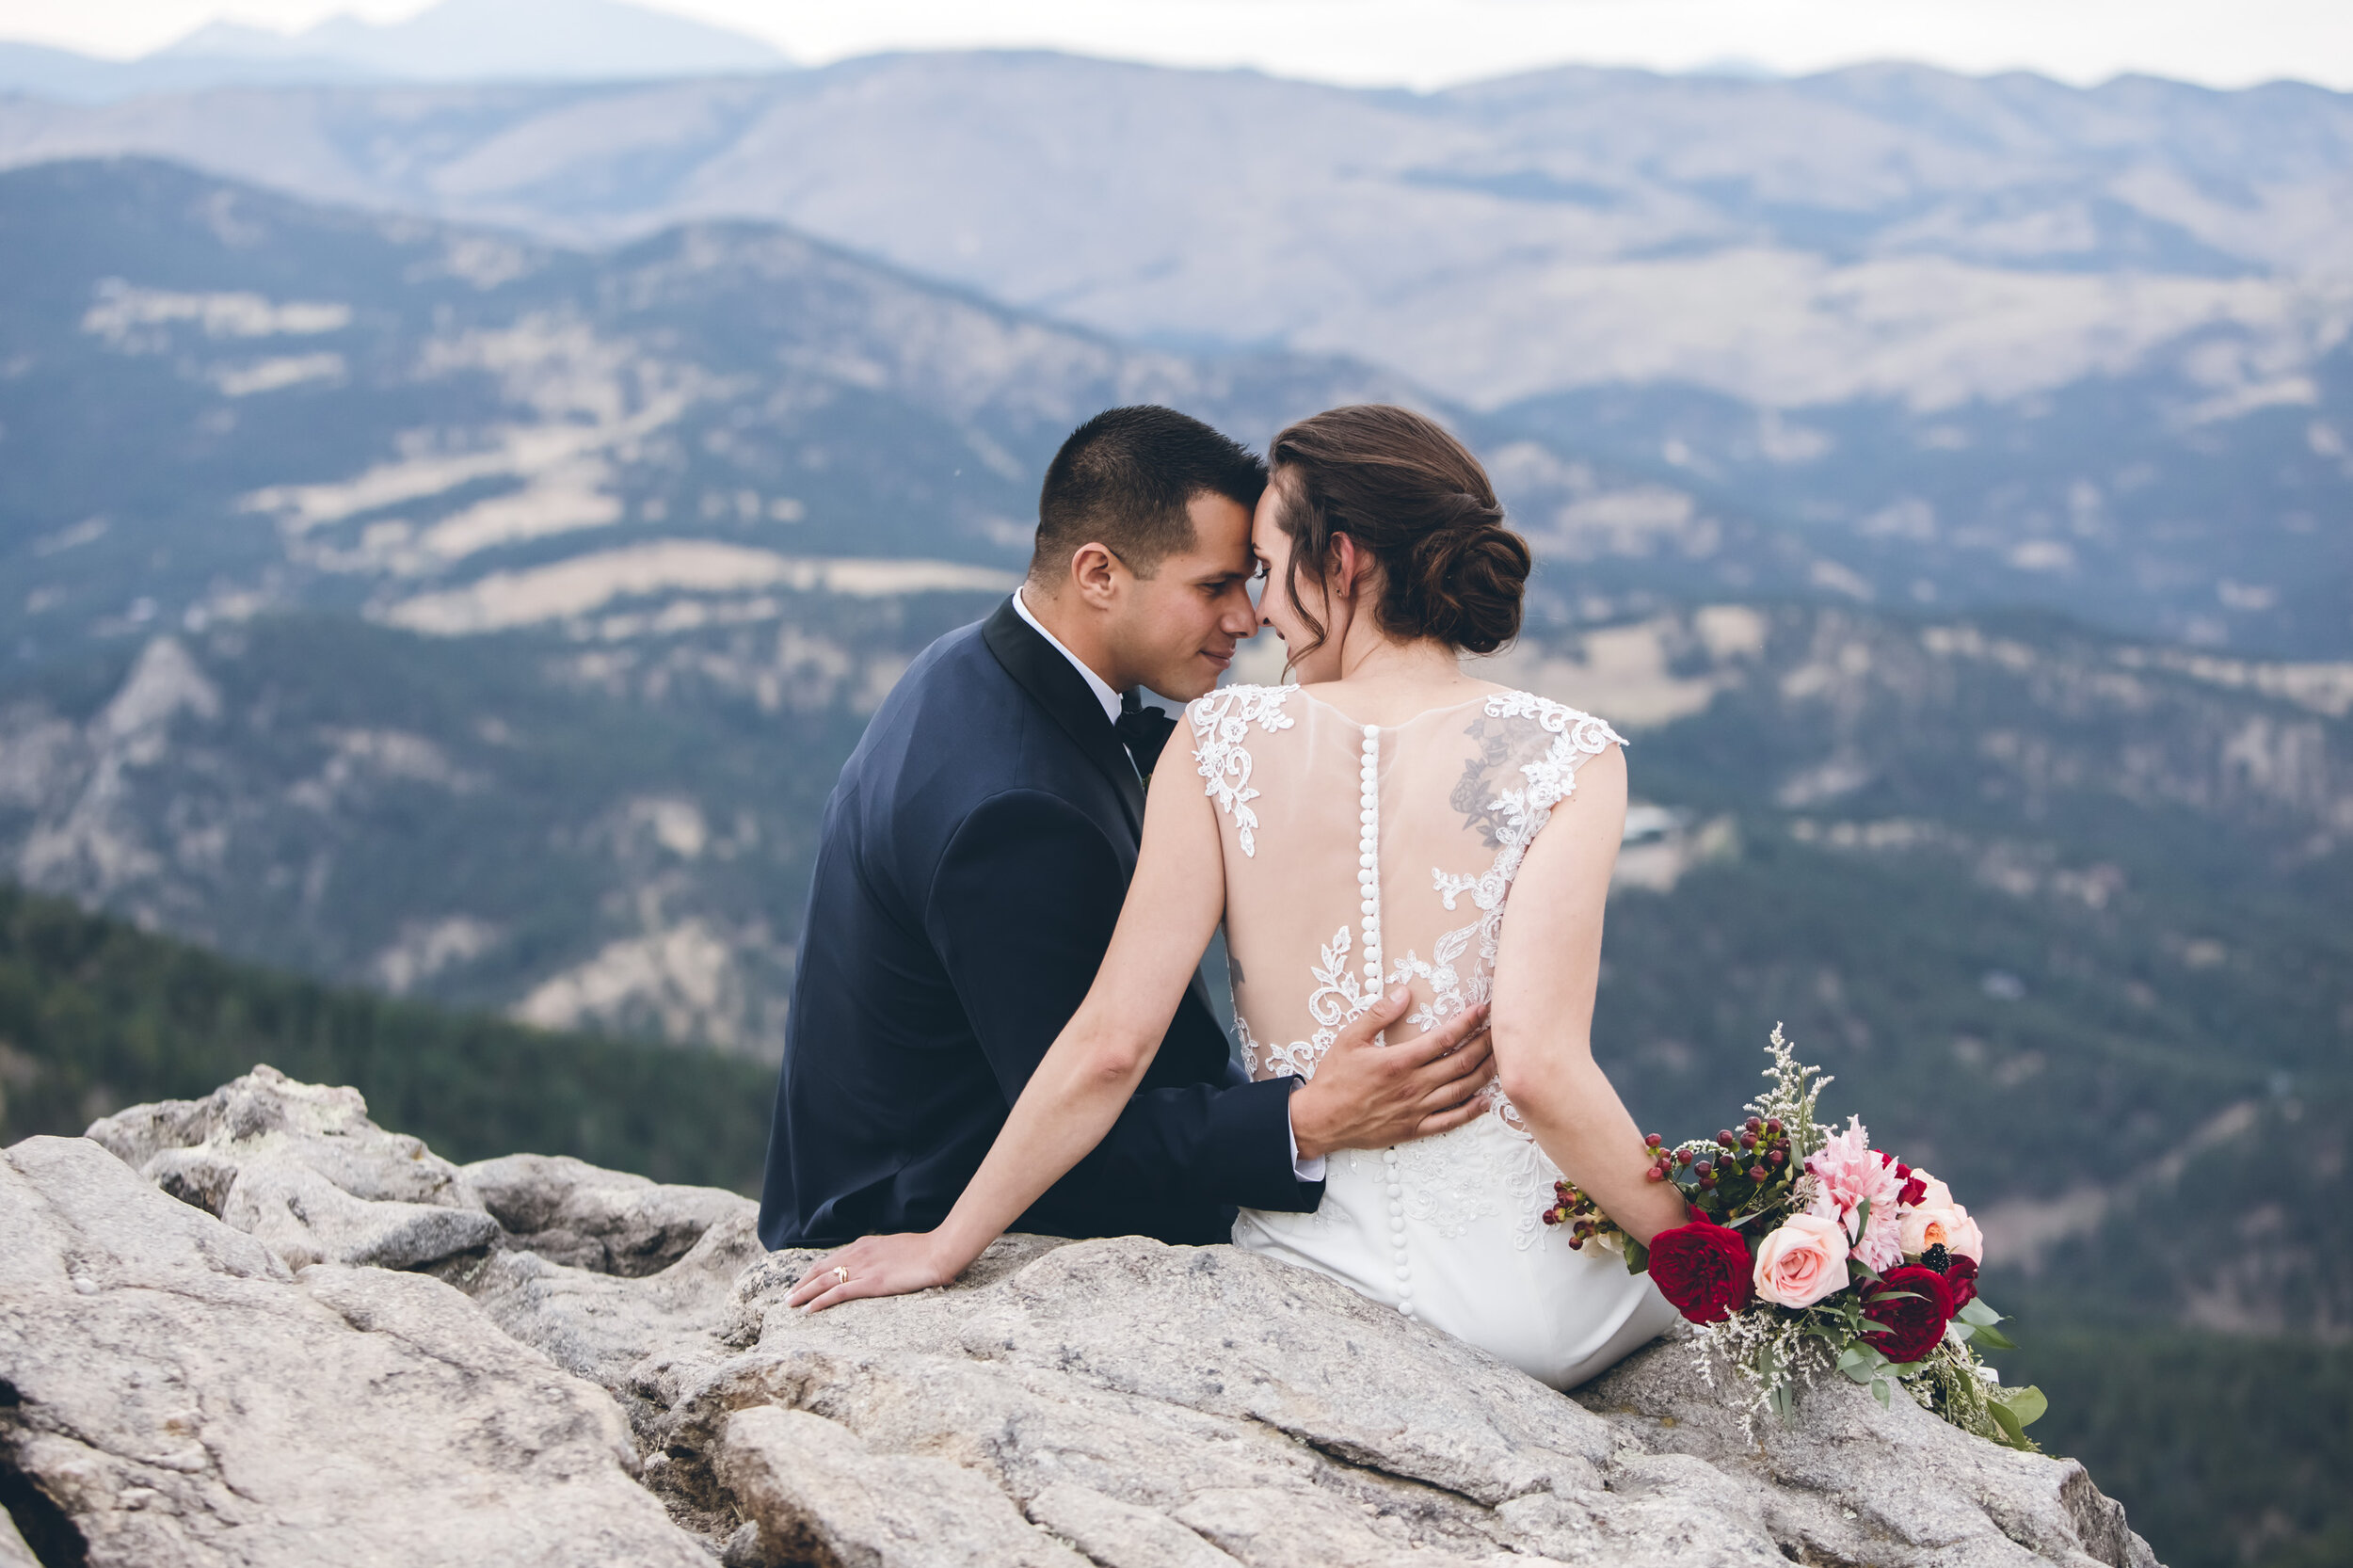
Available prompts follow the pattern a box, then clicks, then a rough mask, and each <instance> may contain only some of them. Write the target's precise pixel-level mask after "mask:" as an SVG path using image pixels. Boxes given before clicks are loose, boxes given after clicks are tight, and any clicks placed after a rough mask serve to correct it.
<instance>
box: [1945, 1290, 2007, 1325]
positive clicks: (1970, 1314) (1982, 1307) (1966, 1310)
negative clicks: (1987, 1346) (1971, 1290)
mask: <svg viewBox="0 0 2353 1568" xmlns="http://www.w3.org/2000/svg"><path fill="white" fill-rule="evenodd" d="M1955 1316H1956V1317H1958V1318H1960V1320H1961V1321H1962V1322H1964V1323H1968V1324H1971V1325H1973V1326H1975V1327H1977V1328H1992V1327H1993V1325H1994V1324H1995V1323H1998V1322H2000V1321H2001V1320H2002V1315H2001V1314H2000V1313H1998V1312H1996V1311H1994V1310H1993V1308H1992V1307H1990V1306H1988V1305H1986V1304H1985V1301H1984V1298H1982V1297H1979V1298H1977V1300H1974V1301H1972V1302H1970V1303H1969V1304H1968V1305H1966V1306H1964V1307H1962V1308H1961V1310H1960V1312H1958V1313H1956V1314H1955Z"/></svg>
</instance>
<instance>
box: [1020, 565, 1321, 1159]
mask: <svg viewBox="0 0 2353 1568" xmlns="http://www.w3.org/2000/svg"><path fill="white" fill-rule="evenodd" d="M1013 613H1014V614H1015V615H1016V616H1020V617H1021V618H1022V619H1023V620H1025V621H1028V622H1029V623H1030V630H1031V631H1032V632H1036V633H1037V634H1038V635H1039V636H1041V637H1043V638H1045V639H1046V641H1047V643H1048V645H1049V646H1050V647H1051V648H1053V650H1054V651H1055V652H1057V653H1059V654H1061V655H1062V656H1063V657H1064V658H1065V659H1067V660H1069V661H1070V667H1071V668H1072V669H1074V670H1077V671H1078V672H1079V678H1080V680H1084V681H1085V682H1086V683H1087V690H1088V691H1090V692H1093V693H1094V694H1095V700H1096V701H1097V702H1099V703H1101V704H1102V705H1103V716H1104V717H1105V718H1107V719H1109V720H1111V722H1112V723H1113V724H1117V723H1118V722H1119V694H1118V693H1117V692H1115V691H1112V683H1111V682H1110V681H1108V680H1104V679H1103V678H1102V677H1101V676H1099V675H1097V674H1096V673H1095V671H1094V669H1093V668H1092V667H1091V666H1090V665H1089V664H1087V662H1086V661H1085V660H1084V659H1081V658H1080V657H1079V656H1078V655H1077V654H1075V653H1073V652H1071V651H1070V649H1068V648H1064V646H1063V641H1062V639H1061V638H1060V637H1057V636H1055V635H1054V634H1053V633H1052V632H1048V631H1047V630H1046V623H1045V622H1043V621H1041V620H1039V619H1038V618H1037V616H1033V615H1032V614H1031V613H1030V605H1029V601H1028V600H1026V599H1024V598H1023V597H1022V590H1021V589H1019V588H1016V589H1014V591H1013ZM1128 760H1129V761H1131V762H1132V761H1134V760H1135V759H1134V758H1132V757H1131V758H1129V759H1128ZM1285 1120H1286V1125H1288V1122H1289V1118H1288V1116H1287V1117H1286V1118H1285ZM1290 1139H1291V1175H1293V1176H1297V1177H1298V1178H1299V1179H1300V1180H1302V1181H1321V1180H1322V1179H1323V1170H1324V1164H1323V1157H1322V1156H1321V1155H1318V1156H1317V1157H1316V1158H1315V1159H1313V1160H1302V1159H1300V1158H1299V1134H1298V1132H1297V1131H1296V1130H1294V1131H1292V1132H1291V1135H1290Z"/></svg>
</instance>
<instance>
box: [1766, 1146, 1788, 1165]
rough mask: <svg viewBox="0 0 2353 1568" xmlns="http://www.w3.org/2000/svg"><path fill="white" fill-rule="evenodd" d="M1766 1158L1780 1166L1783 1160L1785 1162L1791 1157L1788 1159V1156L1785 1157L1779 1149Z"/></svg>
mask: <svg viewBox="0 0 2353 1568" xmlns="http://www.w3.org/2000/svg"><path fill="white" fill-rule="evenodd" d="M1765 1158H1766V1159H1768V1160H1771V1161H1772V1162H1773V1163H1774V1164H1776V1165H1778V1164H1780V1163H1781V1162H1782V1161H1783V1160H1786V1159H1788V1158H1789V1157H1788V1156H1787V1155H1785V1154H1784V1153H1782V1152H1781V1150H1779V1149H1775V1150H1774V1151H1773V1152H1772V1153H1770V1154H1769V1155H1767V1156H1766V1157H1765Z"/></svg>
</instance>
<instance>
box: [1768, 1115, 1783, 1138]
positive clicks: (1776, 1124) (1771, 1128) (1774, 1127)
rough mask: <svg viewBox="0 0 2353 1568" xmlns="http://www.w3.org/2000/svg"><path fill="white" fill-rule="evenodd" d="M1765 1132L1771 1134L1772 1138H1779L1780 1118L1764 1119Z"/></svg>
mask: <svg viewBox="0 0 2353 1568" xmlns="http://www.w3.org/2000/svg"><path fill="white" fill-rule="evenodd" d="M1765 1130H1766V1131H1768V1132H1769V1133H1771V1134H1772V1135H1773V1136H1774V1137H1776V1138H1778V1137H1780V1136H1781V1118H1780V1117H1779V1116H1768V1117H1766V1118H1765Z"/></svg>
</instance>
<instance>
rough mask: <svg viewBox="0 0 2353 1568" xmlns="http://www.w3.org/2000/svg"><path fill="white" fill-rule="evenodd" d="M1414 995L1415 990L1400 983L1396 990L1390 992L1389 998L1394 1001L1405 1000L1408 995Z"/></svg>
mask: <svg viewBox="0 0 2353 1568" xmlns="http://www.w3.org/2000/svg"><path fill="white" fill-rule="evenodd" d="M1412 995H1413V992H1411V991H1409V990H1407V989H1406V988H1405V987H1404V986H1402V985H1400V986H1399V987H1398V988H1397V989H1396V990H1394V991H1391V992H1390V993H1389V1000H1391V1001H1393V1002H1399V1001H1403V1000H1405V999H1406V998H1407V997H1409V996H1412Z"/></svg>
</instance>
